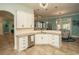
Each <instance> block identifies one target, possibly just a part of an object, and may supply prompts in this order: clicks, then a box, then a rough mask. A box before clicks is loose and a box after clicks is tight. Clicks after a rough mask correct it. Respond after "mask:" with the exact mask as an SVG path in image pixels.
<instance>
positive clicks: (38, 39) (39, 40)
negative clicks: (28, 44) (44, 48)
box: [35, 34, 43, 44]
mask: <svg viewBox="0 0 79 59" xmlns="http://www.w3.org/2000/svg"><path fill="white" fill-rule="evenodd" d="M42 42H43V38H42V35H41V34H36V35H35V44H42Z"/></svg>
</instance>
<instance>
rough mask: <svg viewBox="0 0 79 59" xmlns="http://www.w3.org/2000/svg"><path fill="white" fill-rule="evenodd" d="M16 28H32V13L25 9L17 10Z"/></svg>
mask: <svg viewBox="0 0 79 59" xmlns="http://www.w3.org/2000/svg"><path fill="white" fill-rule="evenodd" d="M16 24H17V28H34V14H33V12H28V11H27V10H26V11H25V10H18V11H17V20H16Z"/></svg>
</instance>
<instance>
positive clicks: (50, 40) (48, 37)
mask: <svg viewBox="0 0 79 59" xmlns="http://www.w3.org/2000/svg"><path fill="white" fill-rule="evenodd" d="M35 44H50V45H52V46H55V47H57V48H59V47H60V46H61V38H60V36H59V35H53V34H36V35H35Z"/></svg>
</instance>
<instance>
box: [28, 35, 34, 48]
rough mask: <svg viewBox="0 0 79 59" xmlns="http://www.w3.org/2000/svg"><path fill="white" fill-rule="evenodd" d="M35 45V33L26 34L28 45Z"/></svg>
mask: <svg viewBox="0 0 79 59" xmlns="http://www.w3.org/2000/svg"><path fill="white" fill-rule="evenodd" d="M34 45H35V35H28V47H32V46H34Z"/></svg>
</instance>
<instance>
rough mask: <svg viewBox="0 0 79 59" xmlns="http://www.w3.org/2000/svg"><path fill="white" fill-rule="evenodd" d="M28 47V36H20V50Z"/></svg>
mask: <svg viewBox="0 0 79 59" xmlns="http://www.w3.org/2000/svg"><path fill="white" fill-rule="evenodd" d="M27 47H28V37H21V38H19V50H24V49H26V48H27Z"/></svg>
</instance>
